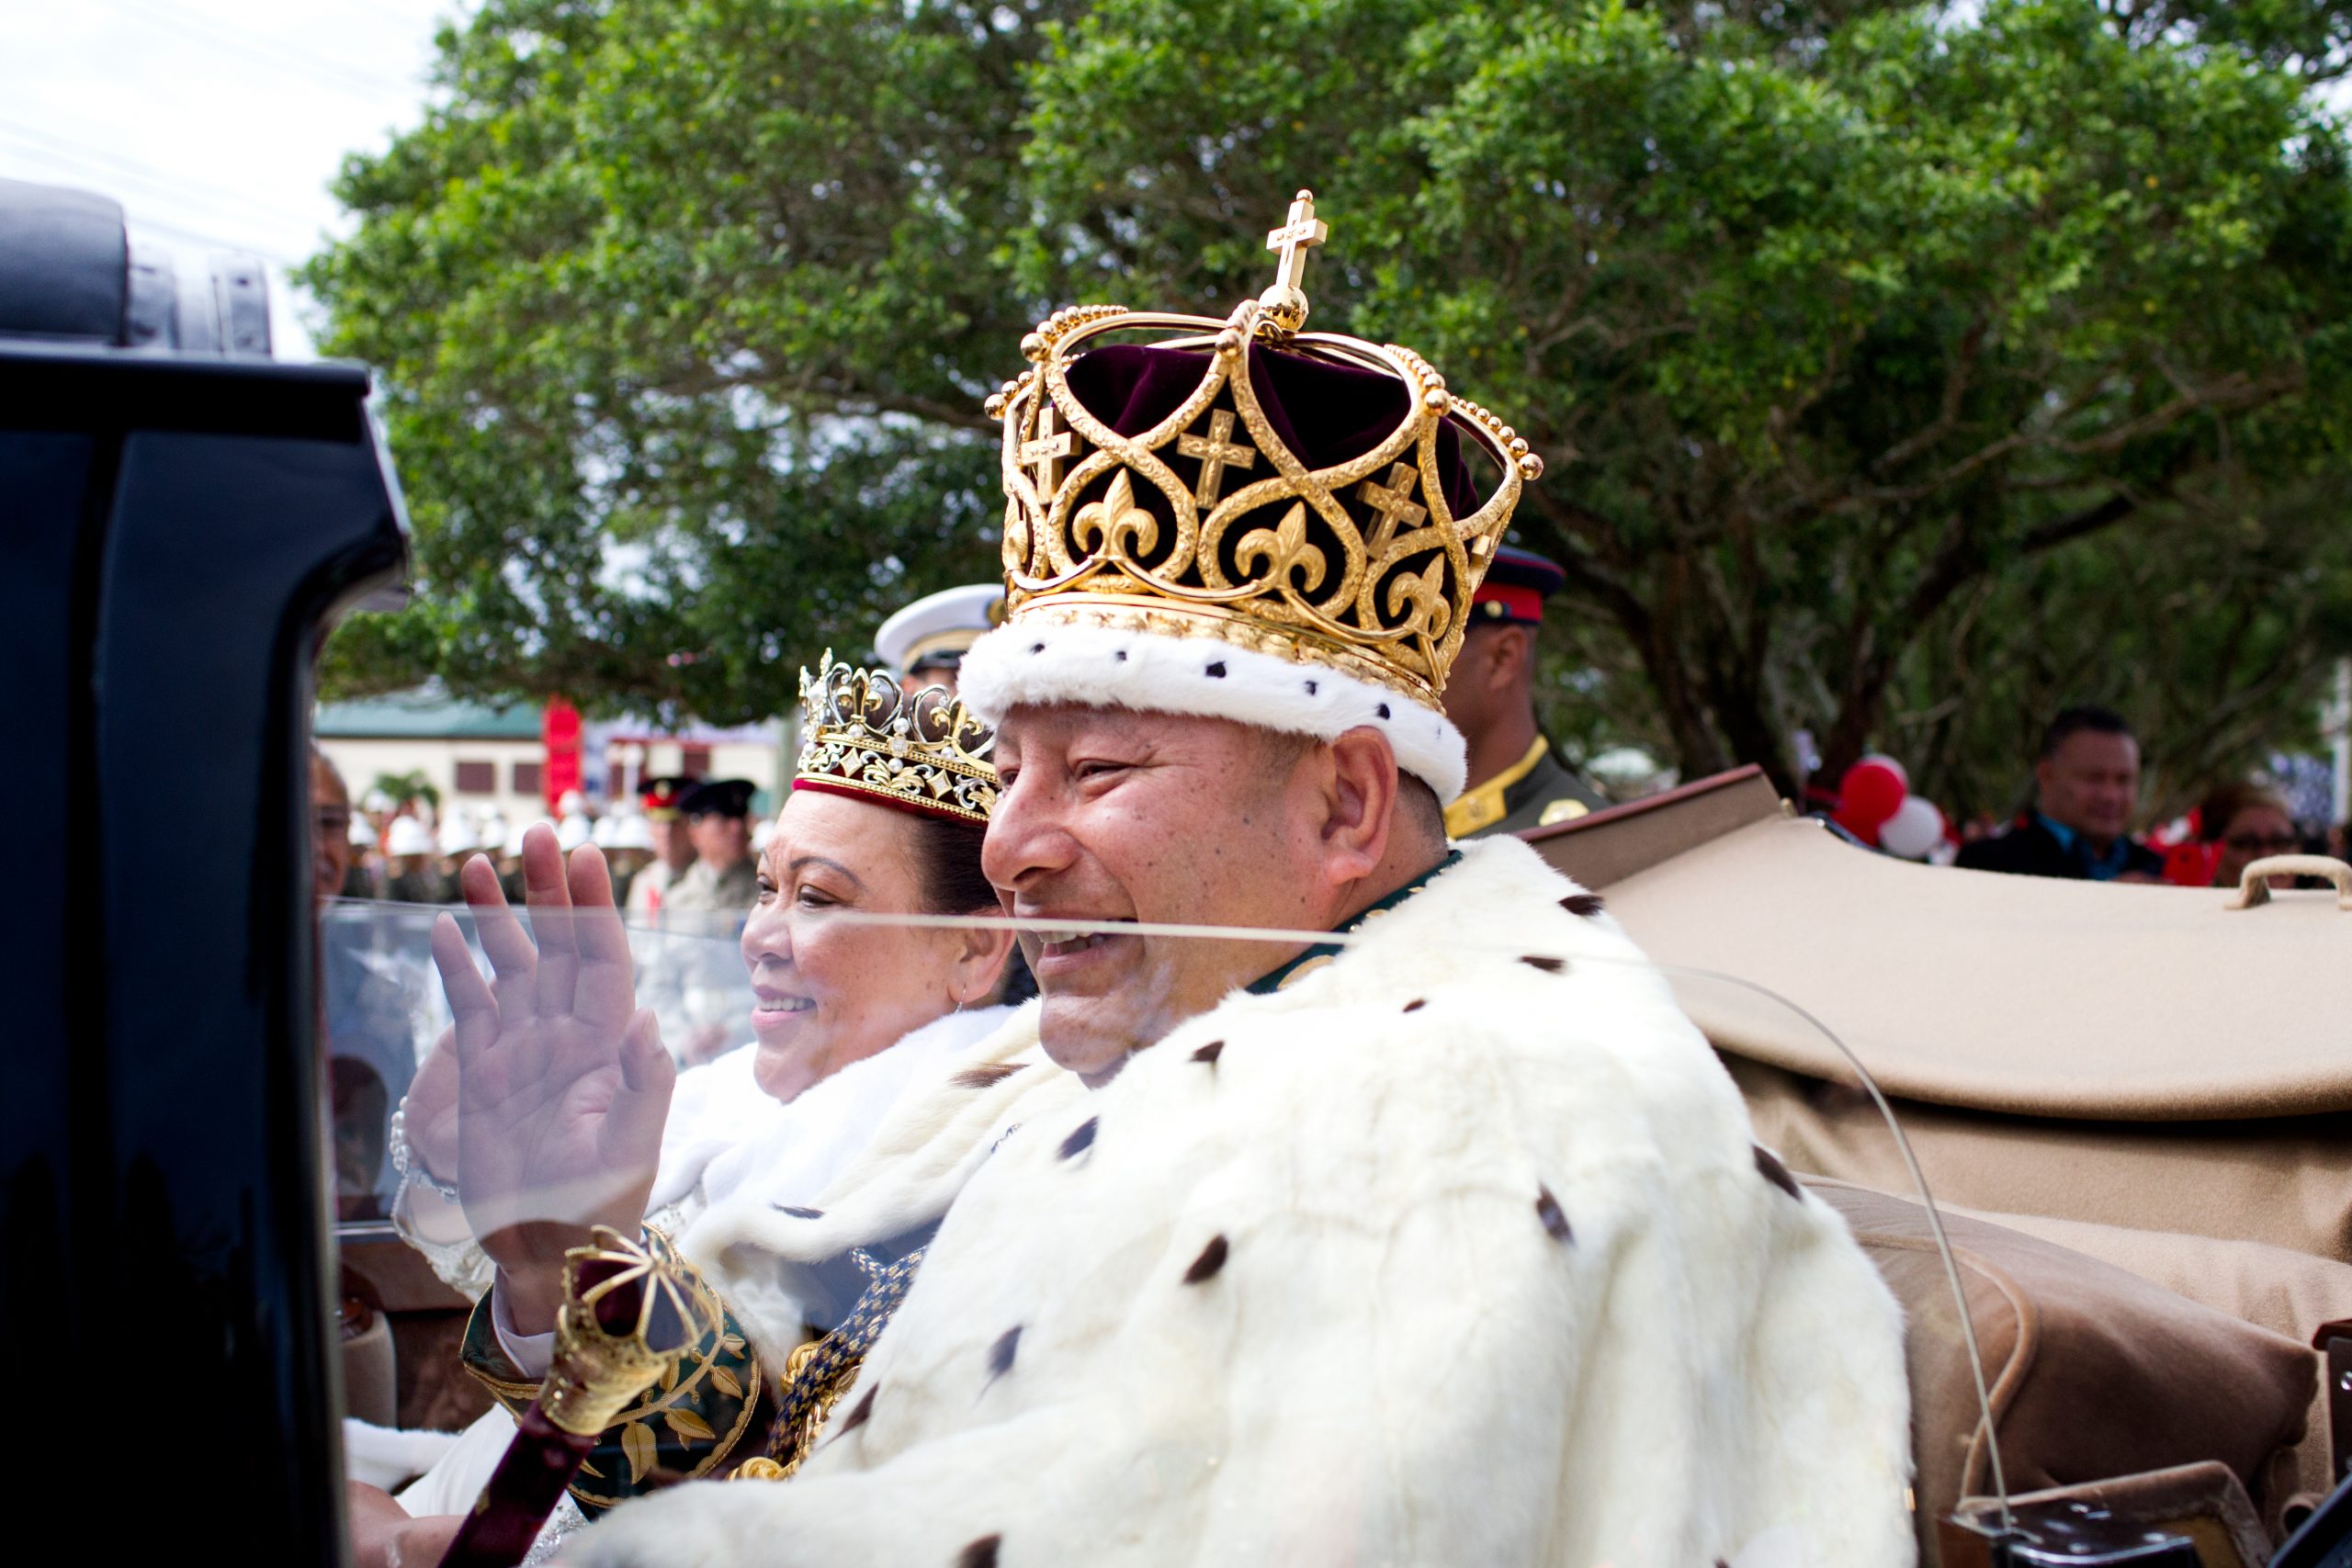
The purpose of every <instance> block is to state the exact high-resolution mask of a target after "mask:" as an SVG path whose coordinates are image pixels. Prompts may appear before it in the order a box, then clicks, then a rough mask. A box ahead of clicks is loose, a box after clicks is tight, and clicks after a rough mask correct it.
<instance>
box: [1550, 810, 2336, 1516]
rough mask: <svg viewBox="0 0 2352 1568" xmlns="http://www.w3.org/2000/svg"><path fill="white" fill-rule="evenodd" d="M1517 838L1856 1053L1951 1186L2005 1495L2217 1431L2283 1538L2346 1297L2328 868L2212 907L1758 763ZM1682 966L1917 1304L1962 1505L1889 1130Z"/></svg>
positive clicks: (1962, 1442)
mask: <svg viewBox="0 0 2352 1568" xmlns="http://www.w3.org/2000/svg"><path fill="white" fill-rule="evenodd" d="M1529 837H1530V840H1531V841H1532V842H1533V843H1534V844H1535V846H1536V847H1537V848H1538V849H1539V850H1540V851H1542V852H1544V855H1545V856H1546V858H1547V859H1549V860H1551V861H1552V862H1553V863H1554V864H1555V865H1557V866H1559V867H1560V868H1561V869H1562V870H1564V871H1566V872H1567V873H1568V874H1570V875H1572V876H1575V877H1576V878H1577V880H1578V881H1580V882H1583V883H1584V884H1585V885H1586V886H1589V887H1592V888H1594V889H1596V890H1597V891H1600V892H1601V893H1602V894H1603V896H1604V897H1605V899H1606V900H1607V903H1608V906H1609V908H1610V909H1611V912H1612V913H1613V914H1615V915H1616V917H1617V918H1618V919H1620V920H1621V921H1622V922H1623V924H1624V925H1625V927H1626V929H1627V931H1629V932H1630V933H1631V934H1632V935H1633V937H1634V940H1635V941H1637V942H1640V943H1641V944H1642V946H1643V947H1644V948H1645V950H1646V951H1647V952H1648V953H1650V955H1651V956H1652V957H1653V958H1654V959H1656V960H1657V962H1658V963H1660V964H1665V965H1669V966H1675V967H1676V968H1678V969H1689V970H1695V971H1705V972H1709V973H1712V974H1718V975H1729V976H1737V977H1739V978H1740V979H1742V980H1745V981H1747V982H1751V983H1753V984H1756V985H1759V986H1762V987H1767V988H1769V989H1770V991H1771V992H1773V993H1776V994H1777V996H1779V997H1781V998H1786V999H1787V1000H1788V1001H1790V1002H1793V1003H1794V1004H1796V1005H1797V1007H1800V1008H1803V1009H1804V1010H1807V1011H1809V1012H1811V1013H1813V1014H1814V1015H1815V1016H1816V1017H1817V1018H1819V1019H1820V1020H1821V1021H1823V1022H1824V1023H1826V1025H1828V1026H1829V1027H1830V1028H1832V1029H1835V1030H1836V1031H1838V1034H1839V1035H1840V1037H1841V1038H1842V1039H1843V1040H1844V1042H1845V1043H1847V1044H1848V1045H1849V1047H1850V1048H1851V1049H1852V1050H1853V1051H1854V1052H1855V1053H1856V1054H1857V1055H1859V1056H1860V1058H1861V1059H1862V1061H1863V1062H1864V1063H1865V1064H1866V1065H1867V1066H1869V1067H1870V1069H1871V1073H1872V1075H1873V1077H1875V1078H1876V1080H1877V1081H1878V1083H1879V1084H1880V1086H1881V1087H1882V1088H1883V1089H1884V1091H1885V1092H1886V1093H1887V1094H1888V1096H1889V1097H1890V1099H1891V1100H1893V1102H1894V1108H1895V1110H1896V1111H1897V1113H1898V1115H1899V1117H1900V1119H1901V1121H1902V1122H1903V1124H1904V1127H1905V1132H1906V1134H1907V1135H1908V1137H1909V1138H1910V1141H1911V1143H1912V1145H1913V1147H1914V1149H1915V1151H1916V1152H1917V1156H1918V1159H1919V1163H1920V1165H1921V1167H1922V1168H1923V1170H1924V1171H1925V1174H1926V1176H1927V1178H1928V1182H1929V1184H1930V1186H1931V1187H1932V1189H1933V1190H1934V1192H1935V1194H1936V1197H1937V1199H1938V1201H1939V1203H1940V1204H1942V1205H1943V1206H1944V1208H1945V1212H1946V1215H1947V1223H1948V1228H1949V1230H1950V1232H1951V1241H1952V1243H1953V1245H1954V1247H1955V1248H1956V1249H1958V1252H1959V1255H1960V1258H1959V1260H1960V1262H1961V1264H1962V1273H1963V1284H1964V1288H1965V1290H1966V1292H1967V1294H1968V1298H1969V1302H1970V1306H1971V1311H1972V1314H1973V1315H1974V1317H1975V1320H1976V1325H1977V1332H1978V1334H1979V1336H1980V1338H1981V1340H1982V1342H1983V1348H1984V1350H1985V1359H1986V1363H1987V1365H1986V1371H1987V1374H1988V1376H1989V1377H1990V1378H1991V1379H1992V1381H1993V1384H1994V1403H1995V1405H1996V1422H1997V1424H1998V1430H1999V1432H2000V1434H2001V1436H2002V1438H2003V1451H2004V1455H2005V1458H2006V1459H2007V1467H2008V1477H2007V1479H2008V1483H2009V1487H2010V1491H2011V1493H2012V1494H2013V1495H2014V1494H2017V1493H2020V1492H2027V1491H2031V1490H2034V1489H2038V1488H2046V1487H2052V1486H2074V1485H2081V1484H2083V1483H2097V1482H2100V1481H2103V1480H2106V1479H2108V1478H2109V1477H2120V1476H2127V1475H2137V1476H2138V1477H2139V1478H2140V1479H2142V1480H2145V1481H2162V1480H2165V1477H2166V1476H2173V1477H2176V1478H2177V1477H2178V1476H2182V1475H2194V1474H2196V1473H2197V1472H2193V1471H2177V1470H2175V1469H2173V1468H2172V1467H2178V1466H2183V1465H2193V1464H2194V1463H2195V1462H2196V1461H2219V1462H2220V1463H2221V1464H2222V1465H2223V1466H2224V1467H2225V1468H2226V1470H2227V1472H2228V1473H2229V1476H2230V1477H2232V1478H2233V1480H2231V1481H2230V1482H2229V1483H2228V1484H2229V1486H2230V1487H2231V1488H2232V1489H2233V1490H2234V1488H2237V1487H2243V1488H2244V1490H2245V1493H2246V1494H2248V1495H2250V1496H2251V1497H2252V1498H2253V1499H2254V1500H2255V1501H2256V1503H2257V1504H2258V1505H2259V1506H2260V1513H2261V1516H2262V1520H2263V1524H2264V1525H2265V1527H2266V1528H2267V1530H2268V1532H2269V1533H2270V1535H2271V1536H2272V1538H2273V1539H2275V1538H2276V1536H2277V1534H2278V1525H2279V1512H2280V1509H2281V1507H2282V1506H2283V1505H2285V1504H2286V1503H2287V1502H2288V1500H2289V1498H2290V1496H2291V1495H2293V1494H2295V1493H2297V1492H2299V1491H2300V1492H2318V1491H2324V1490H2326V1488H2327V1486H2328V1483H2329V1478H2330V1473H2331V1472H2330V1451H2331V1443H2330V1433H2329V1426H2330V1423H2329V1421H2328V1419H2327V1415H2328V1411H2327V1406H2326V1404H2325V1403H2324V1394H2323V1391H2322V1389H2321V1379H2320V1376H2319V1371H2320V1366H2319V1359H2318V1357H2317V1356H2316V1355H2315V1353H2314V1352H2313V1351H2312V1348H2311V1343H2312V1335H2313V1334H2314V1332H2315V1331H2318V1330H2320V1329H2322V1327H2323V1325H2328V1324H2331V1323H2336V1322H2340V1321H2343V1320H2346V1319H2352V912H2344V911H2340V910H2338V909H2337V908H2335V897H2333V896H2332V895H2303V894H2290V895H2281V896H2279V897H2278V898H2276V899H2274V900H2273V901H2272V902H2271V903H2270V904H2269V905H2267V906H2266V907H2263V908H2256V909H2251V910H2233V909H2229V908H2225V905H2226V904H2227V902H2228V901H2229V896H2228V895H2227V894H2225V893H2222V892H2216V891H2212V890H2206V889H2182V888H2158V887H2135V886H2095V885H2090V884H2077V883H2065V882H2054V881H2047V880H2041V879H2035V878H2028V877H2001V876H1993V875H1989V874H1978V873H1968V872H1958V871H1947V870H1942V869H1939V868H1934V867H1928V866H1920V865H1913V864H1908V863H1903V862H1898V861H1894V860H1890V859H1887V858H1885V857H1883V856H1878V855H1873V854H1871V853H1868V852H1864V851H1860V850H1858V849H1856V848H1854V847H1853V846H1851V845H1849V844H1846V843H1843V842H1841V841H1839V840H1838V839H1836V838H1835V837H1834V836H1833V835H1832V834H1831V833H1830V832H1829V831H1828V830H1827V829H1826V828H1824V827H1822V826H1821V825H1820V824H1818V823H1814V822H1808V821H1804V820H1802V819H1798V818H1793V817H1792V815H1791V814H1790V813H1789V812H1788V811H1787V810H1786V809H1785V808H1784V807H1782V806H1781V802H1780V801H1779V799H1778V798H1777V796H1776V795H1774V793H1773V791H1772V790H1771V788H1770V785H1769V784H1767V783H1766V782H1765V781H1764V779H1763V778H1762V776H1761V775H1760V774H1759V773H1758V772H1757V771H1756V770H1754V769H1744V770H1741V771H1739V772H1738V773H1732V774H1726V775H1724V776H1721V777H1719V778H1715V779H1711V780H1703V781H1701V782H1700V783H1698V784H1693V785H1691V786H1688V787H1686V788H1685V789H1683V790H1679V791H1676V792H1674V793H1673V794H1672V795H1668V796H1665V797H1660V798H1658V799H1657V800H1653V801H1648V802H1643V803H1640V804H1638V805H1636V806H1634V807H1619V808H1616V809H1613V810H1611V811H1605V812H1599V813H1595V814H1593V815H1592V816H1590V817H1588V818H1582V819H1579V820H1578V821H1577V822H1574V823H1569V824H1564V825H1562V826H1560V827H1557V828H1555V829H1544V830H1539V831H1537V832H1536V833H1533V834H1531V835H1529ZM1677 990H1678V994H1679V996H1680V998H1681V999H1682V1001H1683V1005H1684V1006H1685V1008H1686V1009H1688V1010H1690V1012H1691V1016H1692V1017H1693V1018H1694V1019H1695V1020H1696V1021H1698V1022H1699V1024H1700V1026H1701V1027H1702V1029H1704V1030H1705V1031H1706V1032H1707V1034H1708V1036H1709V1038H1710V1039H1711V1040H1712V1041H1713V1043H1714V1044H1715V1046H1716V1049H1717V1051H1718V1052H1719V1053H1720V1054H1721V1055H1723V1057H1724V1061H1725V1064H1726V1066H1728V1067H1729V1068H1730V1070H1731V1072H1732V1074H1733V1077H1735V1079H1736V1081H1737V1082H1738V1083H1739V1085H1740V1087H1741V1089H1742V1091H1743V1093H1744V1094H1745V1095H1746V1097H1747V1101H1748V1106H1749V1110H1750V1113H1751V1115H1752V1117H1753V1119H1754V1121H1755V1122H1756V1128H1757V1134H1758V1137H1759V1139H1761V1140H1762V1141H1763V1142H1765V1143H1767V1144H1769V1145H1772V1146H1773V1147H1774V1148H1776V1149H1777V1150H1778V1151H1779V1152H1780V1154H1781V1156H1782V1157H1783V1158H1784V1159H1785V1160H1786V1161H1787V1163H1788V1164H1789V1165H1791V1166H1792V1167H1793V1168H1796V1169H1798V1170H1800V1171H1804V1172H1810V1173H1815V1174H1813V1175H1809V1176H1808V1177H1807V1183H1808V1185H1809V1186H1811V1187H1812V1188H1813V1189H1814V1190H1815V1191H1816V1192H1817V1193H1818V1194H1819V1195H1820V1196H1821V1197H1822V1198H1823V1199H1824V1200H1825V1201H1829V1202H1831V1203H1832V1204H1833V1205H1834V1206H1836V1207H1838V1209H1839V1210H1840V1211H1841V1212H1842V1213H1845V1214H1846V1216H1847V1219H1848V1221H1849V1224H1851V1225H1852V1226H1853V1227H1854V1229H1855V1231H1856V1233H1857V1235H1859V1236H1860V1238H1861V1240H1862V1242H1863V1244H1864V1246H1865V1247H1866V1248H1867V1249H1868V1250H1869V1251H1870V1253H1871V1257H1872V1258H1873V1260H1874V1261H1876V1262H1877V1263H1878V1265H1879V1268H1880V1270H1881V1272H1882V1274H1883V1276H1884V1277H1885V1278H1886V1279H1887V1280H1889V1282H1890V1283H1891V1284H1892V1285H1893V1286H1894V1289H1895V1290H1896V1292H1897V1293H1898V1294H1899V1295H1900V1296H1901V1298H1902V1299H1903V1302H1904V1304H1905V1310H1906V1312H1907V1313H1908V1314H1911V1322H1912V1325H1913V1332H1912V1336H1911V1347H1910V1348H1911V1353H1912V1367H1911V1371H1912V1378H1913V1396H1914V1403H1915V1408H1916V1412H1917V1421H1916V1433H1915V1435H1916V1438H1917V1444H1918V1454H1917V1458H1918V1464H1919V1478H1918V1503H1919V1506H1920V1511H1921V1515H1922V1517H1923V1520H1925V1519H1932V1518H1934V1517H1938V1516H1939V1515H1941V1514H1943V1513H1945V1512H1948V1511H1950V1510H1951V1508H1952V1507H1953V1506H1954V1505H1955V1504H1956V1503H1957V1502H1958V1500H1959V1499H1960V1498H1961V1497H1962V1495H1965V1494H1966V1493H1968V1492H1971V1491H1974V1490H1977V1489H1980V1488H1982V1487H1984V1486H1985V1485H1986V1484H1987V1483H1988V1479H1989V1478H1988V1477H1987V1476H1986V1474H1985V1459H1984V1454H1983V1451H1982V1443H1981V1439H1980V1438H1977V1437H1976V1435H1975V1427H1976V1421H1975V1417H1974V1415H1973V1395H1972V1394H1971V1393H1969V1389H1970V1384H1969V1382H1968V1380H1967V1376H1966V1365H1965V1361H1964V1359H1962V1358H1960V1356H1959V1351H1958V1346H1959V1341H1958V1339H1957V1337H1955V1335H1954V1334H1953V1333H1952V1332H1951V1328H1952V1325H1953V1315H1954V1314H1953V1309H1952V1306H1951V1295H1950V1290H1949V1286H1948V1284H1947V1282H1946V1281H1945V1280H1944V1278H1943V1274H1942V1269H1941V1266H1940V1264H1939V1262H1938V1260H1937V1259H1936V1258H1935V1257H1934V1255H1933V1252H1932V1250H1931V1249H1929V1248H1928V1245H1927V1226H1926V1220H1925V1216H1924V1213H1922V1211H1921V1210H1920V1209H1919V1208H1918V1206H1917V1204H1916V1203H1912V1202H1909V1201H1905V1200H1903V1199H1900V1198H1892V1197H1888V1196H1886V1195H1885V1194H1886V1193H1887V1192H1890V1191H1892V1192H1908V1191H1910V1190H1911V1184H1910V1181H1909V1179H1908V1175H1907V1173H1906V1171H1905V1168H1904V1167H1903V1164H1902V1161H1901V1158H1900V1156H1899V1154H1898V1152H1897V1150H1896V1147H1895V1145H1894V1141H1893V1139H1892V1138H1891V1137H1890V1136H1889V1134H1887V1132H1886V1130H1885V1126H1884V1123H1883V1121H1882V1120H1881V1119H1880V1117H1879V1115H1878V1112H1877V1110H1876V1108H1875V1106H1874V1105H1873V1104H1872V1103H1871V1101H1870V1100H1869V1098H1868V1097H1867V1096H1866V1095H1865V1094H1864V1093H1862V1091H1861V1090H1860V1087H1859V1081H1858V1080H1857V1079H1856V1078H1855V1077H1854V1076H1853V1074H1852V1073H1851V1071H1850V1069H1849V1067H1848V1066H1846V1064H1845V1063H1844V1061H1843V1060H1842V1058H1840V1057H1839V1056H1838V1054H1837V1052H1836V1050H1835V1048H1834V1047H1833V1046H1831V1045H1830V1044H1829V1043H1827V1042H1826V1041H1825V1040H1824V1039H1823V1038H1822V1037H1821V1035H1820V1033H1819V1032H1818V1031H1817V1030H1816V1029H1815V1028H1814V1027H1813V1026H1812V1025H1810V1024H1808V1023H1807V1022H1805V1021H1804V1018H1803V1016H1802V1015H1801V1014H1800V1013H1798V1012H1796V1011H1794V1010H1792V1009H1790V1008H1788V1007H1786V1006H1783V1005H1781V1003H1780V1002H1778V1001H1776V1000H1774V999H1772V998H1768V997H1765V996H1762V995H1759V994H1758V993H1756V992H1754V991H1751V990H1747V989H1744V988H1742V987H1736V986H1730V985H1722V984H1714V983H1709V982H1695V983H1684V982H1680V981H1678V982H1677ZM1972 1211H1973V1212H1972ZM2158 1490H2159V1491H2161V1490H2163V1488H2161V1487H2159V1488H2158ZM2241 1511H2243V1510H2241ZM1928 1550H1929V1556H1928V1559H1927V1560H1928V1561H1929V1562H1934V1561H1936V1558H1935V1556H1934V1555H1933V1552H1934V1547H1933V1543H1932V1540H1930V1542H1929V1547H1928ZM2249 1560H2258V1559H2255V1558H2249Z"/></svg>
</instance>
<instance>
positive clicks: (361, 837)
mask: <svg viewBox="0 0 2352 1568" xmlns="http://www.w3.org/2000/svg"><path fill="white" fill-rule="evenodd" d="M319 822H320V829H319V830H320V831H321V832H324V831H325V830H326V827H325V824H326V818H325V817H324V816H323V815H322V816H321V818H320V819H319ZM345 841H346V842H347V843H348V844H349V846H350V861H349V863H348V864H346V865H345V867H344V871H343V895H342V896H343V897H345V898H375V897H381V896H382V893H383V889H382V887H381V886H379V877H378V874H379V871H380V870H381V868H382V861H381V860H380V859H379V857H378V855H377V853H376V829H375V828H374V827H373V826H372V825H370V824H369V822H368V818H365V817H362V816H360V815H358V814H357V813H356V812H355V813H352V814H351V828H350V830H349V831H348V832H347V833H346V834H345Z"/></svg>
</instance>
